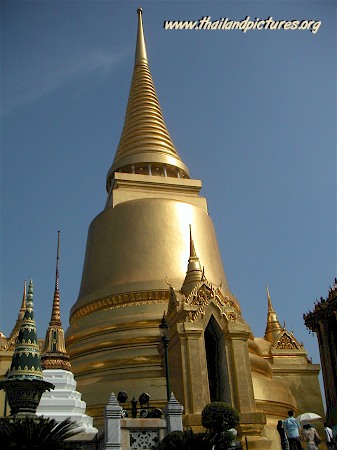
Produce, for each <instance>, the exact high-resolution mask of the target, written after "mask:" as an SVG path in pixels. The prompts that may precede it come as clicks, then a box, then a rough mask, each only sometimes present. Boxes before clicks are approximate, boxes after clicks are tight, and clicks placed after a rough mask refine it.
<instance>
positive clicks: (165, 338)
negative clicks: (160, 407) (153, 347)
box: [159, 313, 171, 401]
mask: <svg viewBox="0 0 337 450" xmlns="http://www.w3.org/2000/svg"><path fill="white" fill-rule="evenodd" d="M159 329H160V336H161V341H162V343H163V345H164V355H165V375H166V394H167V401H169V400H170V395H171V392H170V391H171V389H170V373H169V365H168V344H169V342H170V327H169V325H168V323H167V320H166V317H165V313H164V315H163V318H162V320H161V323H160V325H159Z"/></svg>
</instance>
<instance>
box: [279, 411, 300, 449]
mask: <svg viewBox="0 0 337 450" xmlns="http://www.w3.org/2000/svg"><path fill="white" fill-rule="evenodd" d="M288 416H289V417H288V419H286V420H284V422H283V427H284V429H285V431H286V433H287V436H288V441H289V448H290V450H302V445H301V441H300V433H299V429H300V424H299V423H298V422H297V420H296V419H295V417H294V411H292V410H290V411H288Z"/></svg>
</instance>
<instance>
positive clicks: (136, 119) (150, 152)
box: [106, 8, 189, 192]
mask: <svg viewBox="0 0 337 450" xmlns="http://www.w3.org/2000/svg"><path fill="white" fill-rule="evenodd" d="M137 13H138V33H137V43H136V53H135V65H134V71H133V76H132V82H131V87H130V93H129V101H128V105H127V109H126V114H125V121H124V127H123V131H122V135H121V138H120V142H119V145H118V148H117V152H116V155H115V159H114V162H113V164H112V166H111V168H110V170H109V172H108V174H107V183H106V187H107V191H108V192H109V191H110V187H111V183H112V179H113V176H114V173H115V172H124V173H138V174H143V175H158V176H168V177H173V178H189V170H188V168H187V167H186V165H185V164H184V163H183V161H182V160H181V159H180V157H179V155H178V153H177V151H176V149H175V147H174V145H173V142H172V139H171V137H170V135H169V132H168V130H167V128H166V125H165V122H164V118H163V114H162V111H161V108H160V104H159V101H158V97H157V94H156V90H155V87H154V83H153V80H152V76H151V72H150V68H149V63H148V59H147V52H146V45H145V38H144V31H143V22H142V10H141V8H139V9H138V11H137Z"/></svg>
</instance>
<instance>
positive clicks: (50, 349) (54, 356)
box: [41, 231, 70, 370]
mask: <svg viewBox="0 0 337 450" xmlns="http://www.w3.org/2000/svg"><path fill="white" fill-rule="evenodd" d="M59 259H60V232H59V231H58V234H57V255H56V276H55V290H54V298H53V307H52V313H51V319H50V322H49V327H48V329H47V332H46V339H45V342H44V348H43V352H42V356H41V360H42V369H62V370H70V361H69V360H70V357H69V355H68V353H67V351H66V346H65V342H64V331H63V328H62V323H61V313H60V293H59Z"/></svg>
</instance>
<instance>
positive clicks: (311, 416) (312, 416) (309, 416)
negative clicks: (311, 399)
mask: <svg viewBox="0 0 337 450" xmlns="http://www.w3.org/2000/svg"><path fill="white" fill-rule="evenodd" d="M321 418H322V417H321V416H319V415H318V414H316V413H312V412H307V413H303V414H300V415H299V416H298V417H296V420H297V421H298V422H310V421H312V420H318V419H321Z"/></svg>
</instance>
